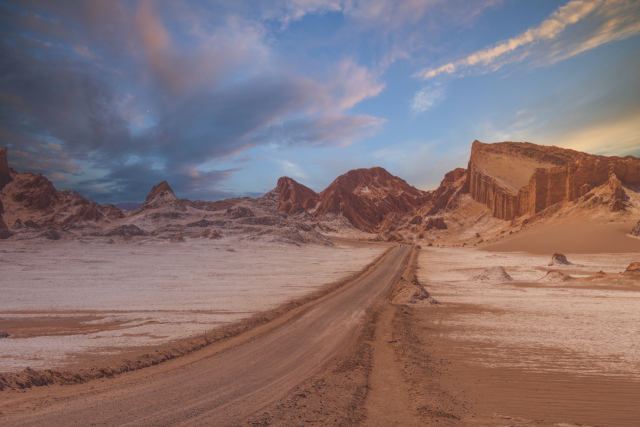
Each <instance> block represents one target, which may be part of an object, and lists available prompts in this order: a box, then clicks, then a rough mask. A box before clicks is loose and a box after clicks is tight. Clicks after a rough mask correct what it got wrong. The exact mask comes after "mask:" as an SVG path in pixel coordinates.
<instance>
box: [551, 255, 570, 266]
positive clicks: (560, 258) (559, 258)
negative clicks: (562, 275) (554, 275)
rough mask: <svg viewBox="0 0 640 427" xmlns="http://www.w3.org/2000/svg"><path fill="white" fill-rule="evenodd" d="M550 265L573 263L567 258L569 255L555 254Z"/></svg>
mask: <svg viewBox="0 0 640 427" xmlns="http://www.w3.org/2000/svg"><path fill="white" fill-rule="evenodd" d="M548 265H549V266H553V265H571V263H570V262H569V261H568V260H567V257H566V256H564V255H562V254H553V256H552V257H551V262H550V263H549V264H548Z"/></svg>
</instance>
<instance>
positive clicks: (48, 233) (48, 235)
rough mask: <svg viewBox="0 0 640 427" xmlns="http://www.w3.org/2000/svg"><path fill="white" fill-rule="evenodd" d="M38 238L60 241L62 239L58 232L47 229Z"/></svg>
mask: <svg viewBox="0 0 640 427" xmlns="http://www.w3.org/2000/svg"><path fill="white" fill-rule="evenodd" d="M40 237H44V238H46V239H49V240H60V239H62V234H60V232H59V231H58V230H54V229H49V230H47V231H45V232H44V233H42V234H40Z"/></svg>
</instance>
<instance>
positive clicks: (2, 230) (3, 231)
mask: <svg viewBox="0 0 640 427" xmlns="http://www.w3.org/2000/svg"><path fill="white" fill-rule="evenodd" d="M11 236H13V233H12V232H11V231H9V227H7V224H5V222H4V221H3V220H2V218H0V240H5V239H8V238H9V237H11Z"/></svg>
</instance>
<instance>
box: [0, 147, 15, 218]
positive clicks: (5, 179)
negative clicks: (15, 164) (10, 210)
mask: <svg viewBox="0 0 640 427" xmlns="http://www.w3.org/2000/svg"><path fill="white" fill-rule="evenodd" d="M11 181H13V178H12V177H11V169H10V168H9V163H8V162H7V147H0V190H2V189H3V188H4V186H5V185H7V184H8V183H10V182H11ZM0 213H1V212H0Z"/></svg>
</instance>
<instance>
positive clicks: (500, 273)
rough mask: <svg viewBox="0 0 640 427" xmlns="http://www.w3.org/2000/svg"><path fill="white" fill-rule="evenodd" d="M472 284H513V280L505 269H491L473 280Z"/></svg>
mask: <svg viewBox="0 0 640 427" xmlns="http://www.w3.org/2000/svg"><path fill="white" fill-rule="evenodd" d="M471 281H472V282H497V283H503V282H512V281H513V278H512V277H511V276H509V273H507V272H506V271H505V269H504V268H503V267H491V268H487V269H486V270H484V271H483V272H482V273H480V274H478V275H477V276H474V277H472V278H471Z"/></svg>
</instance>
